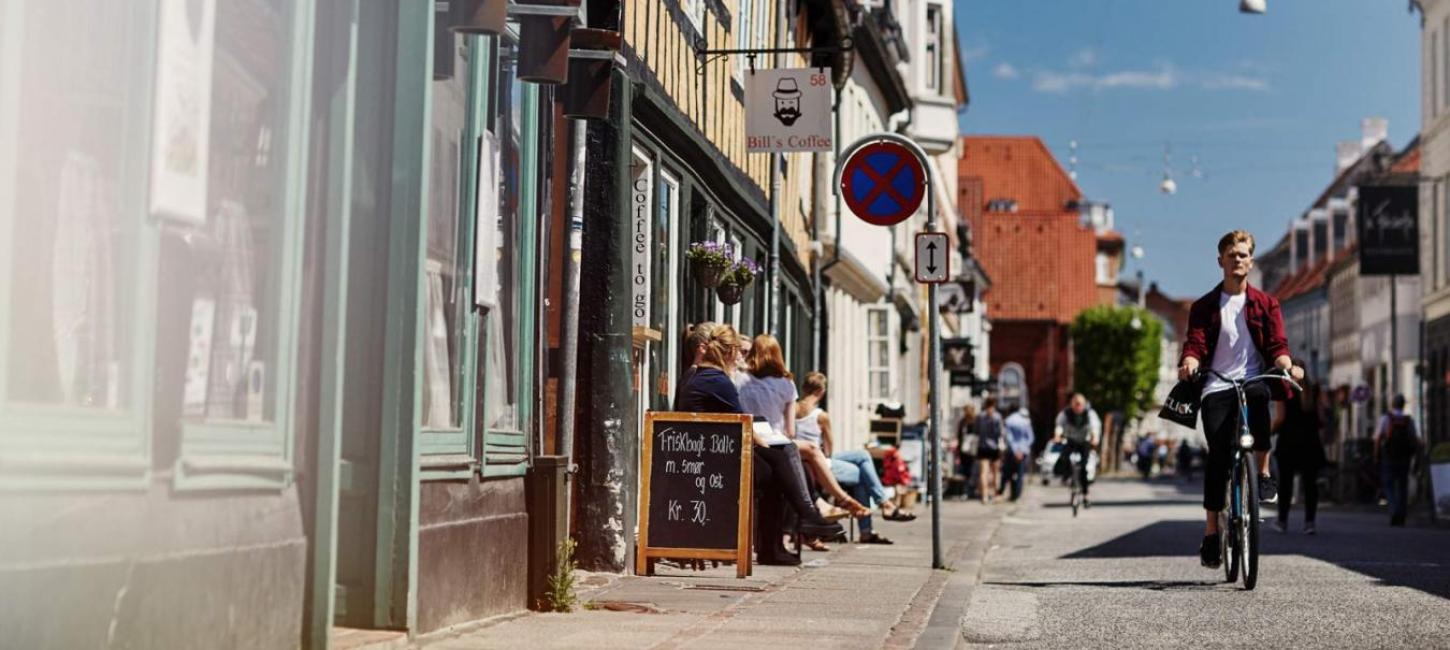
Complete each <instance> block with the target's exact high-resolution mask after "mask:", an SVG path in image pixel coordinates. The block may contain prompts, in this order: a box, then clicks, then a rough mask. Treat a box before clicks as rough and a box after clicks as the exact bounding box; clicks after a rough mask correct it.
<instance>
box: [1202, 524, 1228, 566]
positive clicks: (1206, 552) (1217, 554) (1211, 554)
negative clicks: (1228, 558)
mask: <svg viewBox="0 0 1450 650" xmlns="http://www.w3.org/2000/svg"><path fill="white" fill-rule="evenodd" d="M1221 556H1222V551H1221V550H1220V549H1219V547H1218V533H1214V534H1212V535H1204V536H1203V543H1202V544H1199V545H1198V561H1199V562H1202V563H1203V566H1205V567H1208V568H1210V569H1217V568H1219V567H1220V566H1222V565H1223V558H1222V557H1221Z"/></svg>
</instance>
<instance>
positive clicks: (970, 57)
mask: <svg viewBox="0 0 1450 650" xmlns="http://www.w3.org/2000/svg"><path fill="white" fill-rule="evenodd" d="M991 51H992V48H991V47H990V46H988V45H986V44H985V43H984V44H982V45H978V46H976V47H969V48H967V49H965V50H962V61H964V62H966V63H973V62H975V61H981V60H982V59H984V58H986V57H987V53H988V52H991Z"/></svg>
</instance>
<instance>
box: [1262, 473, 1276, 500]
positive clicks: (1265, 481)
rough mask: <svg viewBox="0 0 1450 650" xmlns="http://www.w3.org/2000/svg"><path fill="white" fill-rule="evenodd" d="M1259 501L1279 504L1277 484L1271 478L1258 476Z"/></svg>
mask: <svg viewBox="0 0 1450 650" xmlns="http://www.w3.org/2000/svg"><path fill="white" fill-rule="evenodd" d="M1259 501H1260V502H1261V503H1278V502H1279V482H1278V481H1276V480H1274V477H1272V476H1264V475H1262V474H1260V475H1259Z"/></svg>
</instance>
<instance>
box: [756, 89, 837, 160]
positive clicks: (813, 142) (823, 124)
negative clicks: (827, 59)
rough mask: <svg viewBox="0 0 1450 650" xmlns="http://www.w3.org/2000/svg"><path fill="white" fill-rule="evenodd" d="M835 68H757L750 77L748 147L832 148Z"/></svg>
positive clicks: (778, 149) (780, 149)
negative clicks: (833, 73) (832, 102)
mask: <svg viewBox="0 0 1450 650" xmlns="http://www.w3.org/2000/svg"><path fill="white" fill-rule="evenodd" d="M831 90H832V86H831V73H830V71H829V70H828V69H826V68H785V69H777V70H754V69H752V70H751V71H750V72H747V73H746V79H745V150H746V151H749V152H751V153H756V152H783V151H830V150H831V149H832V148H833V147H834V146H835V140H834V139H833V137H832V132H831V113H832V111H833V108H832V106H831V95H832V93H831Z"/></svg>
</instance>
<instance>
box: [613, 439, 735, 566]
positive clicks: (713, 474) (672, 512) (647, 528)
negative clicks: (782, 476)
mask: <svg viewBox="0 0 1450 650" xmlns="http://www.w3.org/2000/svg"><path fill="white" fill-rule="evenodd" d="M750 433H751V417H750V416H749V415H737V414H730V413H673V412H654V411H651V412H648V413H646V414H645V421H644V439H643V440H642V441H641V443H642V444H641V445H640V450H641V451H640V454H641V459H640V473H641V477H642V480H641V482H640V489H641V491H642V492H643V493H642V494H641V495H640V499H639V543H638V545H637V546H636V549H635V573H637V574H639V575H653V573H654V560H655V559H658V558H672V559H693V560H733V561H734V562H735V575H736V577H740V578H744V577H745V576H747V575H750V545H751V526H750V509H751V498H752V497H751V495H752V489H751V466H750V462H751V447H750V445H751V435H750Z"/></svg>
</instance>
